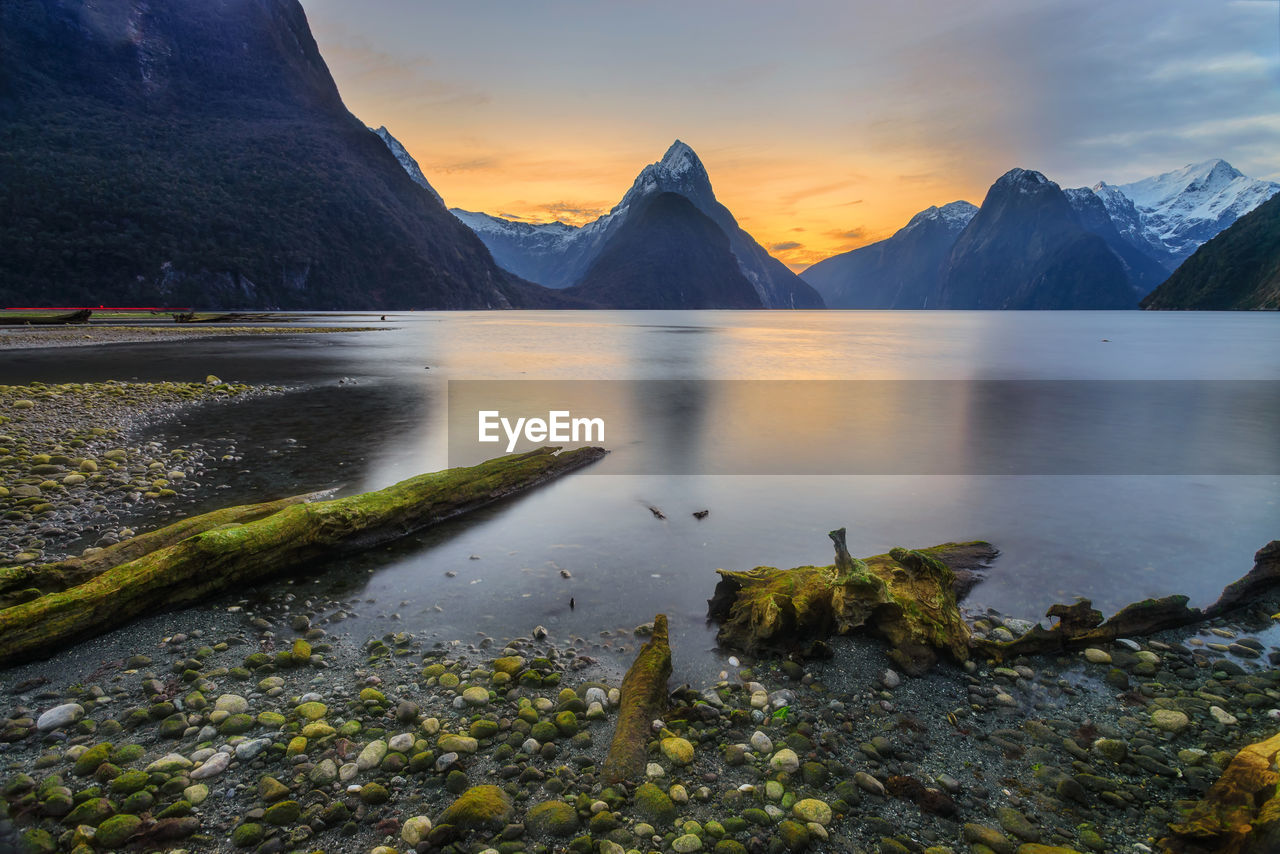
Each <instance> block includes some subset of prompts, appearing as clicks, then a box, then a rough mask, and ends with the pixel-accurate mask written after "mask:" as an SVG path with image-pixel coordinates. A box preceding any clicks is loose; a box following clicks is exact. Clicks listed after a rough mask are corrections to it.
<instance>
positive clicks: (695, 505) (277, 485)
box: [0, 312, 1280, 675]
mask: <svg viewBox="0 0 1280 854" xmlns="http://www.w3.org/2000/svg"><path fill="white" fill-rule="evenodd" d="M391 319H392V320H393V321H394V322H393V323H390V324H388V325H389V326H391V327H392V329H391V331H386V332H380V333H365V334H358V333H351V334H345V333H343V334H334V335H323V336H299V337H298V338H295V339H287V340H279V339H278V340H271V339H269V338H253V339H243V340H235V341H216V340H215V341H197V342H189V343H183V344H147V345H138V346H125V345H121V346H117V347H111V348H102V349H99V350H94V349H81V350H63V351H28V352H25V353H21V354H9V353H6V354H3V355H2V356H0V359H3V363H2V364H3V373H4V375H5V380H4V381H7V382H22V381H26V380H32V379H39V380H44V381H71V380H95V379H112V378H119V379H127V378H133V377H136V378H138V379H143V380H156V379H198V378H203V377H204V375H205V374H208V373H216V374H218V375H219V376H221V377H223V378H225V379H235V380H242V381H252V382H274V383H281V384H286V385H288V386H290V387H295V388H297V389H298V390H297V391H294V392H292V393H290V394H288V395H286V396H284V397H279V398H273V399H270V400H262V401H255V402H249V403H244V404H240V405H236V406H232V407H227V408H223V409H217V410H212V411H207V412H201V413H200V415H199V416H198V417H194V418H189V419H187V420H186V421H185V422H182V423H173V424H167V425H163V426H162V427H160V428H158V432H160V433H163V434H165V435H166V436H172V437H174V438H176V439H177V440H180V441H200V440H207V439H215V438H229V439H234V440H237V442H238V444H239V447H240V448H241V450H242V451H243V459H242V460H241V461H240V462H238V463H235V464H228V465H227V467H226V468H225V469H223V470H220V471H219V472H218V473H217V478H218V480H219V482H221V483H226V484H231V486H232V488H230V489H222V490H220V491H218V493H217V495H216V499H214V501H215V502H216V503H227V502H230V501H237V502H238V501H242V500H243V501H247V500H251V499H254V498H257V497H263V496H267V495H277V494H284V493H292V492H297V491H301V490H303V489H311V488H318V487H326V486H333V485H342V486H343V487H344V488H345V489H346V490H348V491H352V490H363V489H370V488H376V487H379V486H384V485H386V484H389V483H392V482H394V481H397V480H400V479H402V478H404V477H408V476H410V475H413V474H416V473H419V472H422V471H426V470H432V469H436V468H440V467H443V466H444V465H445V464H446V460H447V455H448V446H447V437H446V435H445V432H446V431H445V427H446V423H447V422H446V415H447V414H446V411H445V409H446V380H449V379H466V380H476V379H502V380H513V379H543V380H545V379H557V380H559V379H727V380H744V379H773V380H801V379H824V380H853V379H874V380H1269V381H1276V380H1280V317H1278V316H1276V315H1274V314H1257V313H1255V314H1197V313H1156V314H1151V313H1140V312H1100V313H1092V312H1078V313H1077V312H1056V313H1049V312H1040V313H1013V312H1009V313H967V312H954V313H929V312H901V313H900V312H830V313H762V312H616V313H614V312H609V313H604V312H600V313H515V312H512V313H475V314H465V313H454V314H412V315H393V316H391ZM361 322H366V323H367V322H368V321H367V320H363V321H361ZM1103 339H1107V340H1106V341H1104V340H1103ZM340 379H343V380H345V382H342V383H339V380H340ZM1109 400H1110V401H1112V402H1111V403H1109V402H1108V401H1109ZM1213 407H1217V408H1216V409H1214V408H1213ZM1114 409H1115V404H1114V398H1112V397H1108V396H1107V395H1098V396H1095V397H1091V396H1088V395H1086V396H1084V397H1082V398H1080V399H1079V400H1077V401H1075V402H1074V403H1073V407H1072V412H1073V419H1072V420H1071V421H1069V422H1064V423H1062V424H1061V425H1059V426H1055V424H1054V423H1053V422H1050V423H1047V424H1046V423H1043V420H1042V422H1041V423H1037V424H1036V425H1035V427H1034V429H1035V431H1037V435H1039V436H1040V441H1045V442H1049V443H1051V444H1053V445H1055V446H1059V447H1064V448H1068V449H1070V448H1072V447H1073V445H1076V444H1079V440H1078V436H1079V432H1080V431H1079V430H1078V429H1077V428H1076V427H1073V426H1072V425H1073V424H1075V425H1079V424H1081V423H1088V422H1091V421H1096V422H1098V423H1106V422H1107V421H1108V419H1109V418H1112V417H1113V416H1114V414H1115V413H1114V411H1113V410H1114ZM632 411H633V417H634V418H636V419H642V421H641V423H640V425H639V427H641V428H643V429H639V430H633V431H632V437H631V438H629V440H628V444H627V446H625V447H621V448H615V453H614V454H613V455H611V457H610V458H608V459H606V460H605V461H604V462H603V463H602V464H600V466H599V468H598V471H597V473H595V474H592V475H574V476H571V477H569V478H568V479H565V480H563V481H561V482H558V483H555V484H552V485H550V486H549V487H547V488H544V489H541V490H539V491H538V492H536V493H534V494H532V495H530V496H526V497H524V498H521V499H518V500H515V501H512V502H508V503H506V504H504V505H502V506H500V507H496V508H492V509H489V510H487V511H485V512H484V513H482V514H480V515H479V516H477V517H473V518H470V519H467V520H462V521H458V522H455V523H452V524H450V525H447V526H444V527H442V528H439V529H437V530H434V531H432V532H429V533H428V534H426V535H425V536H422V537H419V538H416V539H413V540H410V541H408V542H405V543H401V544H399V545H397V546H395V547H393V548H390V549H387V550H384V551H381V552H378V553H377V554H374V555H370V556H368V557H366V558H362V559H361V560H359V561H356V562H351V563H346V564H344V565H343V566H338V567H332V568H331V569H330V570H329V573H328V575H327V576H326V578H325V580H326V582H329V581H331V582H334V583H341V584H344V585H346V588H347V589H348V590H349V591H351V593H350V595H355V594H356V593H358V595H359V596H360V598H361V599H370V600H373V601H372V602H370V603H366V604H364V605H363V607H362V609H361V616H360V618H359V619H358V620H356V621H354V622H352V623H348V624H347V626H348V627H349V628H350V630H351V631H353V632H366V633H369V634H382V633H383V632H385V631H388V630H398V629H402V628H403V629H410V630H414V631H428V632H431V633H434V634H436V635H438V636H439V637H440V638H442V639H443V638H460V639H463V640H469V639H471V638H473V637H474V636H475V633H476V632H484V633H487V634H491V635H494V636H497V637H499V638H502V637H510V636H514V635H518V634H523V633H527V632H528V631H529V630H530V629H531V628H532V627H533V626H534V625H537V624H543V625H546V626H547V627H548V628H549V629H551V630H552V632H553V633H554V634H557V635H559V636H561V637H564V636H567V635H569V634H578V635H581V636H584V637H588V638H590V637H594V636H596V635H597V634H598V633H599V632H601V631H604V630H614V629H618V628H624V627H627V628H629V627H632V626H634V625H636V624H638V623H641V622H644V621H647V620H650V619H652V617H653V615H654V614H655V613H657V612H665V613H667V614H668V615H669V616H670V617H671V620H672V626H673V630H674V635H675V637H674V643H675V645H676V657H677V663H678V665H679V664H680V663H681V662H683V663H684V666H683V668H681V667H679V666H678V671H679V672H683V673H684V674H685V675H690V674H693V673H696V672H698V671H700V670H702V669H703V668H707V667H715V666H716V665H715V662H716V661H717V658H716V656H715V655H714V654H712V653H711V652H704V651H710V650H712V649H713V647H714V640H713V639H714V628H713V627H710V626H707V625H706V623H705V600H706V599H707V597H709V596H710V595H711V592H712V590H713V588H714V587H715V582H716V576H715V569H716V568H717V567H726V568H749V567H752V566H757V565H761V564H765V565H780V566H795V565H800V564H806V563H813V562H821V563H826V562H829V560H830V548H829V543H828V541H827V539H826V532H827V531H828V530H830V529H832V528H835V527H839V526H845V527H847V528H848V532H849V534H848V539H849V546H850V549H851V550H852V551H853V553H854V554H872V553H879V552H883V551H885V550H887V549H888V548H889V547H891V546H894V545H917V546H924V545H931V544H934V543H939V542H944V541H947V540H954V539H978V538H980V539H987V540H990V541H991V542H993V543H995V544H996V545H997V546H999V547H1000V548H1001V549H1002V551H1003V555H1002V557H1001V558H1000V559H999V561H998V562H997V563H996V565H995V566H994V567H993V569H992V571H991V573H990V575H989V577H988V580H987V581H986V582H985V583H984V584H983V585H981V586H980V587H979V588H978V589H977V590H976V591H975V593H974V594H973V596H972V597H971V599H970V604H971V605H980V606H990V607H994V608H997V609H999V610H1001V611H1003V612H1005V613H1010V614H1014V615H1018V616H1023V617H1028V618H1036V617H1039V616H1040V615H1041V614H1043V612H1044V609H1045V608H1046V607H1047V606H1048V605H1050V604H1052V603H1053V602H1055V601H1063V600H1067V601H1069V600H1070V599H1071V597H1074V596H1078V595H1087V596H1090V597H1091V598H1092V599H1093V600H1094V603H1095V605H1097V606H1098V607H1100V608H1102V609H1103V610H1104V611H1111V610H1114V609H1116V608H1118V607H1120V606H1121V605H1123V604H1126V603H1128V602H1130V601H1133V600H1136V599H1140V598H1144V597H1147V596H1157V595H1164V594H1168V593H1174V592H1181V593H1186V594H1188V595H1190V596H1191V597H1192V599H1193V601H1194V602H1197V603H1206V602H1208V601H1211V600H1212V599H1213V598H1215V597H1216V595H1217V594H1218V592H1219V591H1220V590H1221V588H1222V586H1223V585H1224V584H1225V583H1227V582H1228V581H1230V580H1233V579H1234V578H1236V577H1238V576H1239V575H1241V574H1243V573H1244V572H1245V571H1246V570H1247V569H1248V568H1249V567H1250V566H1251V565H1252V555H1253V552H1254V551H1255V550H1256V549H1258V548H1259V547H1261V546H1262V545H1263V544H1265V543H1266V542H1267V541H1268V540H1270V539H1273V538H1275V537H1277V536H1280V524H1278V523H1280V512H1278V504H1277V502H1278V500H1280V477H1277V476H1276V475H1275V474H1274V471H1275V466H1274V464H1273V463H1274V460H1275V459H1276V454H1277V452H1280V446H1278V445H1277V442H1280V439H1278V438H1277V437H1278V436H1280V431H1277V430H1276V423H1277V419H1276V414H1277V412H1280V401H1276V400H1274V399H1272V400H1271V401H1269V403H1267V402H1264V405H1263V406H1261V407H1260V408H1259V407H1257V406H1252V407H1250V408H1248V410H1247V411H1245V410H1243V409H1242V410H1241V411H1239V412H1236V411H1232V410H1230V409H1227V410H1225V411H1224V410H1223V404H1222V402H1221V401H1215V400H1209V401H1203V400H1201V401H1196V400H1183V399H1177V398H1176V397H1175V398H1171V399H1166V398H1157V399H1154V400H1153V402H1152V404H1151V406H1150V412H1149V415H1150V423H1151V425H1153V427H1152V429H1151V430H1150V432H1149V435H1150V437H1151V438H1150V443H1151V444H1153V445H1156V446H1159V447H1157V450H1164V451H1166V452H1167V455H1168V454H1172V455H1175V456H1176V454H1177V453H1178V451H1179V449H1180V448H1181V444H1180V443H1181V442H1184V441H1186V442H1189V441H1190V437H1191V436H1192V434H1195V436H1196V437H1197V441H1199V442H1200V443H1201V444H1203V443H1204V442H1205V440H1206V431H1208V438H1209V439H1212V438H1213V437H1214V436H1215V435H1216V434H1217V432H1218V431H1221V432H1222V433H1223V437H1224V439H1223V442H1224V444H1230V445H1231V447H1232V448H1233V449H1235V452H1236V459H1237V461H1238V460H1239V459H1241V458H1243V459H1245V460H1248V459H1252V458H1256V459H1258V460H1259V463H1258V465H1259V471H1261V472H1271V473H1260V474H1249V475H1241V474H1234V475H1217V474H1212V473H1210V474H1197V475H1179V474H1166V475H1146V476H1131V475H1130V476H1119V475H1110V476H1109V475H1090V476H1080V475H1052V476H1050V475H989V474H978V475H966V474H951V475H930V474H912V475H892V474H885V475H875V476H871V475H859V476H853V475H842V476H812V475H810V476H798V475H752V476H742V475H738V476H735V475H698V476H688V475H679V474H663V475H649V476H645V475H626V474H613V475H610V474H609V471H610V470H611V469H612V470H615V471H627V470H628V461H629V460H631V461H634V459H635V454H638V453H640V454H642V453H646V452H652V448H644V447H639V446H640V445H644V444H645V443H646V441H648V442H650V443H652V444H654V445H657V446H659V447H661V443H663V442H669V441H671V439H670V437H672V436H683V437H685V439H687V438H688V435H689V433H690V431H692V432H693V433H695V434H696V436H695V438H697V439H698V442H695V443H694V445H693V446H694V447H699V446H701V447H712V446H714V445H715V444H716V443H717V442H721V441H724V440H723V439H722V437H723V436H724V435H726V434H728V435H734V436H737V437H739V438H737V439H734V440H733V441H737V442H742V441H747V440H746V439H744V438H742V437H743V436H744V435H749V434H750V431H743V430H741V429H739V430H736V431H727V430H725V429H723V428H724V426H725V425H726V424H727V423H730V422H732V423H734V424H739V422H740V421H741V419H742V417H743V414H742V407H741V405H740V404H737V405H735V404H734V402H733V401H731V400H726V399H724V398H723V397H722V396H721V397H717V396H712V397H710V398H709V399H707V400H705V401H703V403H702V406H701V409H700V411H699V412H698V413H697V416H696V417H694V418H690V417H689V414H688V413H687V412H682V411H681V410H680V409H679V407H671V408H663V407H643V406H639V407H634V408H633V410H632ZM1144 411H1145V410H1144ZM817 414H820V413H817ZM926 414H927V413H918V412H910V411H907V410H904V412H903V413H902V414H900V415H898V416H895V418H900V419H902V421H903V423H902V424H896V423H890V424H888V425H886V426H885V427H884V430H885V431H886V435H888V436H892V435H896V432H897V431H899V430H906V429H907V428H908V426H909V424H908V423H907V422H908V421H909V420H910V419H911V418H918V417H924V416H925V415H926ZM1206 414H1212V415H1213V417H1212V418H1211V419H1208V420H1206V418H1205V416H1206ZM801 416H804V417H801ZM819 420H820V419H819ZM783 423H784V424H785V431H782V432H783V434H782V435H767V436H759V435H757V436H754V438H752V441H754V442H757V443H758V444H759V447H760V448H762V449H764V450H766V451H767V449H768V448H769V447H770V446H771V445H773V446H778V445H779V444H780V443H796V444H799V445H803V444H804V442H805V429H806V428H805V425H806V424H807V423H815V422H814V419H812V418H810V417H808V414H806V413H799V414H795V415H793V417H788V418H786V419H784V421H783ZM975 423H977V424H979V425H985V426H982V427H981V429H984V430H985V429H1001V430H1006V431H1008V434H1009V435H1010V436H1016V435H1018V434H1019V432H1020V430H1021V428H1022V423H1021V421H1019V422H1018V423H1013V424H1001V423H1000V414H999V412H995V413H987V414H986V415H985V416H984V418H983V419H980V420H979V421H977V422H974V421H972V420H970V421H969V422H967V425H968V426H967V429H969V430H973V429H975V428H974V424H975ZM1170 425H1176V426H1175V427H1174V428H1173V429H1170ZM1184 425H1185V429H1183V426H1184ZM632 426H633V427H635V426H636V425H632ZM1156 428H1158V429H1156ZM767 429H769V430H776V429H777V428H776V426H770V427H769V428H767ZM1028 429H1030V428H1028ZM637 433H639V434H643V435H646V436H650V437H652V438H651V439H649V440H643V439H641V440H636V439H635V438H634V435H635V434H637ZM289 440H293V441H289ZM699 443H700V444H699ZM606 444H608V443H606ZM687 445H688V443H687V442H686V443H685V445H682V447H684V446H687ZM753 447H755V446H754V445H753ZM1079 450H1080V451H1081V452H1087V451H1088V450H1089V449H1088V448H1082V449H1079ZM1209 470H1210V471H1212V468H1210V469H1209ZM1234 470H1237V471H1238V470H1241V469H1239V468H1237V469H1234ZM1243 470H1245V471H1247V470H1248V469H1247V467H1246V468H1245V469H1243ZM650 505H652V506H657V507H660V508H662V509H663V510H664V511H665V513H666V515H667V517H668V518H667V519H666V521H659V520H657V519H655V518H654V517H653V515H652V514H651V513H650V512H649V510H648V509H647V507H648V506H650ZM703 508H706V509H710V511H711V514H710V516H709V517H708V518H707V519H705V520H704V521H701V522H699V521H697V520H695V519H694V518H693V517H692V516H691V515H690V514H691V513H692V511H694V510H699V509H703ZM473 555H474V556H477V557H478V558H479V559H478V560H473V559H471V556H473ZM561 569H564V570H568V571H569V573H570V574H571V576H572V577H571V578H569V579H565V578H562V577H561V573H560V570H561ZM446 572H454V573H456V576H455V577H447V576H446ZM570 596H573V597H574V598H575V599H576V604H577V607H576V609H575V610H573V611H570V610H569V608H568V602H569V598H570ZM392 614H396V615H398V618H393V617H392V616H391V615H392ZM617 658H618V660H620V661H621V660H624V659H625V658H626V654H625V653H618V655H617Z"/></svg>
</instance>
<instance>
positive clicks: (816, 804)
mask: <svg viewBox="0 0 1280 854" xmlns="http://www.w3.org/2000/svg"><path fill="white" fill-rule="evenodd" d="M791 812H792V814H793V815H794V816H795V817H796V818H798V819H800V820H801V821H805V822H809V821H812V822H816V823H817V824H820V825H822V826H824V827H825V826H826V825H828V824H830V823H831V807H829V806H827V803H826V802H825V801H820V800H818V799H817V798H805V799H804V800H800V801H796V803H795V805H794V806H792V807H791Z"/></svg>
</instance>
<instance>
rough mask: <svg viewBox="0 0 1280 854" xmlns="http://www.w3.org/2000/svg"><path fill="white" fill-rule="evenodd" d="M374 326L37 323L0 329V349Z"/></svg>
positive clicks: (312, 332) (346, 329)
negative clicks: (87, 324) (66, 324)
mask: <svg viewBox="0 0 1280 854" xmlns="http://www.w3.org/2000/svg"><path fill="white" fill-rule="evenodd" d="M374 329H375V327H359V328H353V327H350V326H191V325H184V326H179V325H177V324H174V325H172V326H99V325H94V326H40V327H8V328H0V350H18V349H26V348H31V347H96V346H100V345H103V344H141V343H147V342H159V341H187V340H190V339H192V338H227V337H232V336H241V337H242V336H246V335H304V334H316V333H327V332H370V331H374Z"/></svg>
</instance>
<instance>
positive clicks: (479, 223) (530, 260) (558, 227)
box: [453, 140, 823, 308]
mask: <svg viewBox="0 0 1280 854" xmlns="http://www.w3.org/2000/svg"><path fill="white" fill-rule="evenodd" d="M661 193H676V194H679V195H681V196H684V197H685V198H686V199H688V200H689V201H690V202H691V203H692V204H693V206H694V207H695V208H697V209H698V211H700V212H701V213H702V214H703V215H704V216H706V217H708V218H709V219H711V221H712V222H714V223H715V224H716V225H717V226H718V227H719V228H720V230H721V231H723V232H724V233H725V235H726V236H727V237H728V239H729V247H730V251H732V252H733V255H734V257H735V258H736V259H737V263H738V268H739V270H740V272H741V273H742V275H743V276H745V277H746V278H747V280H748V281H750V282H751V285H752V287H753V288H754V289H755V291H756V293H757V294H758V296H759V298H760V302H761V304H763V305H764V306H765V307H766V308H822V307H823V303H822V298H821V297H820V296H819V295H818V293H817V292H816V291H814V290H813V288H811V287H810V286H809V285H807V284H805V283H804V282H803V281H802V280H801V279H800V278H799V277H798V276H796V275H795V274H794V273H792V272H791V271H790V270H789V269H787V267H786V266H785V265H784V264H783V263H782V262H781V261H778V260H777V259H776V258H774V257H772V256H771V255H770V254H769V253H768V252H766V251H765V249H764V247H762V246H761V245H760V244H759V243H757V242H756V241H755V240H754V239H753V238H752V237H751V235H749V234H747V232H745V231H743V230H742V228H741V227H740V226H739V225H738V221H737V220H736V219H734V216H733V214H732V213H730V212H729V209H728V208H726V207H725V206H724V205H722V204H720V203H719V202H718V201H717V200H716V196H715V192H714V191H713V190H712V188H711V179H710V177H709V176H708V175H707V170H706V167H704V166H703V165H702V161H701V160H699V159H698V155H697V154H695V153H694V151H693V149H692V148H690V147H689V146H688V145H685V144H684V143H683V142H681V141H680V140H676V141H675V142H674V143H673V144H672V145H671V147H670V148H669V149H668V150H667V152H666V154H664V155H663V157H662V159H661V160H659V161H658V162H657V163H651V164H649V165H648V166H646V167H645V168H644V169H643V170H641V172H640V174H639V175H638V176H636V179H635V181H634V182H633V183H632V185H631V189H629V190H628V191H627V193H626V195H624V196H623V197H622V201H620V202H618V204H617V205H615V206H614V208H613V209H612V210H611V211H610V212H609V213H607V214H605V215H604V216H602V217H600V218H599V219H597V220H595V221H594V222H590V223H587V224H586V225H584V226H582V227H580V228H574V227H572V226H566V225H564V224H563V223H552V224H550V225H529V224H525V223H515V222H511V221H510V220H506V219H502V218H499V217H493V216H489V215H488V214H480V213H475V212H471V211H464V210H459V209H454V211H453V213H454V214H455V215H456V216H458V217H459V218H460V219H461V220H462V221H463V222H465V223H467V224H468V225H469V226H471V227H472V228H473V229H474V230H475V233H476V234H478V235H479V236H480V239H481V240H483V241H484V242H485V245H486V246H488V247H489V251H490V252H492V253H493V255H494V257H495V258H497V259H499V263H500V264H503V266H504V267H505V269H508V270H510V271H512V272H514V273H516V274H517V275H520V276H523V277H525V278H528V279H530V280H531V281H534V282H537V283H538V284H541V285H545V286H547V287H550V288H567V287H569V286H571V285H574V284H576V283H578V282H580V281H582V278H583V276H585V275H586V273H587V271H588V269H589V268H590V267H591V265H592V264H593V263H594V262H595V260H596V259H597V258H598V257H600V256H601V255H602V254H603V253H604V252H605V250H606V248H607V247H608V245H609V243H610V241H611V240H612V239H613V238H614V237H615V236H616V234H617V233H618V231H619V229H621V228H622V227H623V225H624V224H625V223H626V221H627V219H628V218H629V217H630V216H631V215H632V214H633V213H634V211H636V210H638V209H639V208H640V206H641V204H642V202H644V201H645V200H647V199H650V198H652V197H653V196H656V195H659V194H661ZM503 259H505V261H504V260H503Z"/></svg>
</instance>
